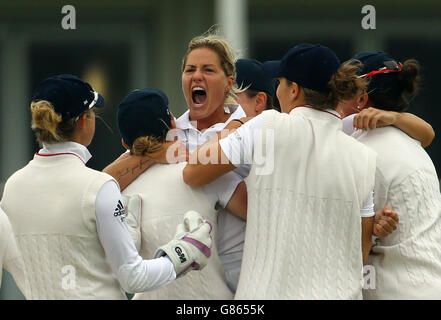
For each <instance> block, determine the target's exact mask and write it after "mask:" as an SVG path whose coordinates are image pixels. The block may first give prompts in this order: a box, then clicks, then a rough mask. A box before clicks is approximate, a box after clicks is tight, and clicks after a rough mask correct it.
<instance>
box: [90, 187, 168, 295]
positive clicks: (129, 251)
mask: <svg viewBox="0 0 441 320" xmlns="http://www.w3.org/2000/svg"><path fill="white" fill-rule="evenodd" d="M95 215H96V223H97V230H98V236H99V239H100V241H101V244H102V246H103V248H104V251H105V252H106V259H107V261H108V262H109V264H110V266H111V268H112V270H113V272H114V274H115V276H116V278H117V279H118V281H119V283H120V284H121V286H122V288H123V289H124V290H125V291H126V292H128V293H137V292H144V291H149V290H153V289H157V288H160V287H162V286H165V285H167V284H168V283H170V282H171V281H172V280H174V279H175V278H176V272H175V269H174V266H173V263H172V262H171V261H170V259H169V258H168V257H161V258H157V259H151V260H143V259H142V257H141V256H140V255H139V253H138V251H137V250H136V247H135V244H134V242H133V239H132V238H131V237H130V233H129V230H128V228H127V225H126V223H125V209H124V205H123V204H122V201H121V193H120V191H119V188H118V186H117V184H116V183H115V182H114V181H108V182H106V183H105V184H104V185H103V186H102V187H101V189H100V191H99V192H98V195H97V197H96V200H95Z"/></svg>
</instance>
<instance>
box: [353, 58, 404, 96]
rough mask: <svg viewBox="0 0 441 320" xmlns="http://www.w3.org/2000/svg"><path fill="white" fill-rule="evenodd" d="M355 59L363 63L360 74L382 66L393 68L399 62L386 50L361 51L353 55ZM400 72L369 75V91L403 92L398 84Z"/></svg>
mask: <svg viewBox="0 0 441 320" xmlns="http://www.w3.org/2000/svg"><path fill="white" fill-rule="evenodd" d="M352 59H353V60H358V61H360V62H361V63H362V64H363V65H362V67H361V69H360V72H359V73H360V75H365V74H368V73H369V72H372V71H377V70H380V69H382V68H386V69H391V70H392V69H393V68H394V67H396V66H397V65H398V62H397V61H396V60H395V59H394V58H392V57H391V56H390V55H388V54H387V53H385V52H381V51H378V52H369V51H366V52H360V53H357V54H356V55H355V56H353V57H352ZM397 80H398V72H391V73H381V74H375V75H374V76H372V77H369V83H368V88H367V90H368V92H369V91H373V90H375V91H377V92H389V93H391V94H401V89H400V86H399V84H398V81H397Z"/></svg>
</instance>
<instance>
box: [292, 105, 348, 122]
mask: <svg viewBox="0 0 441 320" xmlns="http://www.w3.org/2000/svg"><path fill="white" fill-rule="evenodd" d="M303 108H308V109H313V110H317V111H321V112H325V113H330V114H332V115H334V116H336V117H337V118H339V119H340V120H341V119H342V117H341V114H340V113H338V112H337V110H334V109H320V108H316V107H313V106H311V105H307V104H305V105H302V106H297V107H295V108H293V109H292V110H291V111H290V112H289V114H294V113H297V112H301V111H300V110H301V109H303Z"/></svg>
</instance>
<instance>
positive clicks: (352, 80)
mask: <svg viewBox="0 0 441 320" xmlns="http://www.w3.org/2000/svg"><path fill="white" fill-rule="evenodd" d="M358 70H359V69H358V66H356V65H352V64H350V63H349V62H347V63H344V64H342V65H341V66H340V68H339V69H338V70H337V72H336V73H334V74H333V75H332V76H331V79H330V80H329V82H328V88H329V89H330V92H329V93H322V92H318V91H315V90H312V89H308V88H304V87H302V89H303V92H304V94H305V102H306V103H307V104H310V105H312V106H315V107H317V108H322V109H326V108H331V109H335V108H336V107H337V105H338V103H339V102H340V101H342V100H349V99H353V98H355V97H357V95H359V94H361V92H363V90H366V87H367V82H366V81H365V80H363V79H361V78H359V77H358V74H357V72H358Z"/></svg>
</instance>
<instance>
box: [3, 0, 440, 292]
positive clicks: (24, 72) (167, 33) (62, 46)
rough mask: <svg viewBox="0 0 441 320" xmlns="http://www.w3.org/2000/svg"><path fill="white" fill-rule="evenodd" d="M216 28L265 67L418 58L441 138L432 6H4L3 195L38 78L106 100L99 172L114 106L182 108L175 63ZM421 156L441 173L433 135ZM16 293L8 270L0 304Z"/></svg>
mask: <svg viewBox="0 0 441 320" xmlns="http://www.w3.org/2000/svg"><path fill="white" fill-rule="evenodd" d="M65 5H72V6H74V8H75V13H76V29H75V30H64V29H63V28H62V26H61V21H62V18H63V17H64V16H65V15H66V14H62V13H61V10H62V7H63V6H65ZM364 5H373V6H374V7H375V9H376V29H375V30H364V29H363V28H362V26H361V20H362V18H363V17H364V16H365V14H362V13H361V10H362V7H363V6H364ZM213 24H219V25H220V27H221V28H222V29H223V30H224V34H225V36H226V37H227V38H228V39H229V40H230V41H231V43H232V44H233V46H234V47H235V49H237V50H238V53H239V57H250V58H255V59H258V60H261V61H264V60H274V59H280V58H281V57H282V56H283V54H284V53H285V52H286V51H287V50H288V49H289V48H291V47H293V46H294V45H296V44H298V43H301V42H310V43H321V44H323V45H326V46H328V47H330V48H332V49H333V50H334V51H335V52H336V53H337V55H338V56H339V57H340V59H341V60H342V61H344V60H347V59H348V58H350V57H351V56H352V55H353V54H355V53H356V52H359V51H366V50H370V51H376V50H382V51H386V52H388V53H390V54H391V55H392V56H394V57H395V58H397V59H400V60H401V61H404V60H406V59H407V58H416V59H417V60H419V61H420V62H421V65H422V68H423V81H424V82H423V88H422V90H421V93H420V95H419V96H418V97H417V98H415V100H414V101H413V102H412V105H411V108H410V109H409V112H412V113H414V114H416V115H418V116H420V117H422V118H423V119H425V120H426V121H428V122H429V123H430V124H431V125H432V126H433V128H434V130H435V132H436V133H438V132H440V130H441V110H440V107H439V106H438V94H439V91H440V89H439V88H440V87H441V77H440V75H441V63H440V62H439V60H440V57H441V3H440V1H439V0H420V1H418V2H416V1H410V0H401V1H395V0H389V1H369V2H367V1H356V0H355V1H353V0H334V1H325V0H322V1H320V0H309V1H304V0H301V1H292V0H271V1H269V0H162V1H153V0H152V1H141V0H125V1H116V0H107V1H99V0H88V1H48V0H40V1H31V0H27V1H20V0H17V1H4V0H1V1H0V76H1V78H0V130H1V132H0V194H2V191H3V185H4V183H5V181H6V180H7V178H8V177H9V176H10V175H11V174H12V173H13V172H14V171H16V170H17V169H19V168H21V167H23V166H24V165H26V163H27V162H28V161H29V160H30V159H31V158H32V156H33V153H35V152H36V151H37V150H38V145H37V144H36V142H35V139H34V137H33V134H32V131H31V129H30V113H29V109H28V108H29V103H30V98H31V94H32V91H33V88H34V87H35V86H36V85H37V84H38V83H39V82H40V81H41V80H43V79H45V78H47V77H49V76H52V75H55V74H60V73H72V74H75V75H78V76H79V77H81V78H83V79H85V80H86V81H88V82H90V83H91V84H92V86H93V87H94V88H95V89H96V90H97V91H99V92H100V93H102V94H103V96H104V97H105V99H106V108H105V110H104V111H103V112H102V114H101V117H102V118H103V119H104V121H105V122H106V123H107V124H108V125H109V126H110V127H111V131H110V130H108V129H107V128H106V126H105V125H104V124H103V122H101V121H99V120H98V121H97V129H96V135H95V139H94V141H93V142H92V144H91V145H90V147H89V150H90V151H91V153H92V155H93V158H92V159H91V160H90V162H89V163H88V165H89V166H90V167H92V168H95V169H97V170H101V169H103V168H104V167H105V166H106V165H107V164H108V163H110V162H111V161H113V160H114V159H115V158H116V157H118V156H119V155H120V154H121V153H122V152H123V148H122V146H121V143H120V137H119V134H118V132H117V129H116V125H115V116H116V107H117V105H118V103H119V102H120V101H121V99H122V98H123V97H124V96H125V95H126V94H127V93H129V92H130V91H131V90H133V89H136V88H143V87H147V86H155V87H158V88H161V89H162V90H164V92H165V93H166V94H167V95H168V97H169V100H170V107H171V110H172V112H173V113H174V115H175V116H176V117H177V116H180V115H181V114H182V113H183V112H184V111H185V110H186V104H185V100H184V98H183V95H182V91H181V74H180V66H181V59H182V56H183V55H184V53H185V51H186V48H187V43H188V41H189V40H190V39H191V38H192V37H194V36H197V35H200V34H202V33H204V32H205V31H206V30H208V29H209V28H210V26H212V25H213ZM426 150H427V152H428V153H429V155H430V156H431V157H432V159H433V162H434V163H435V166H436V168H437V172H438V174H439V172H440V170H441V142H440V141H439V138H437V137H436V138H435V139H434V141H433V142H432V145H431V146H429V147H428V148H427V149H426ZM405 156H406V155H403V157H405ZM23 200H26V199H23ZM21 297H22V296H21V294H20V293H19V291H18V290H17V288H16V287H15V286H14V283H13V280H11V278H10V276H9V274H7V273H6V272H5V273H4V278H3V284H2V288H1V289H0V299H20V298H21Z"/></svg>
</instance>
